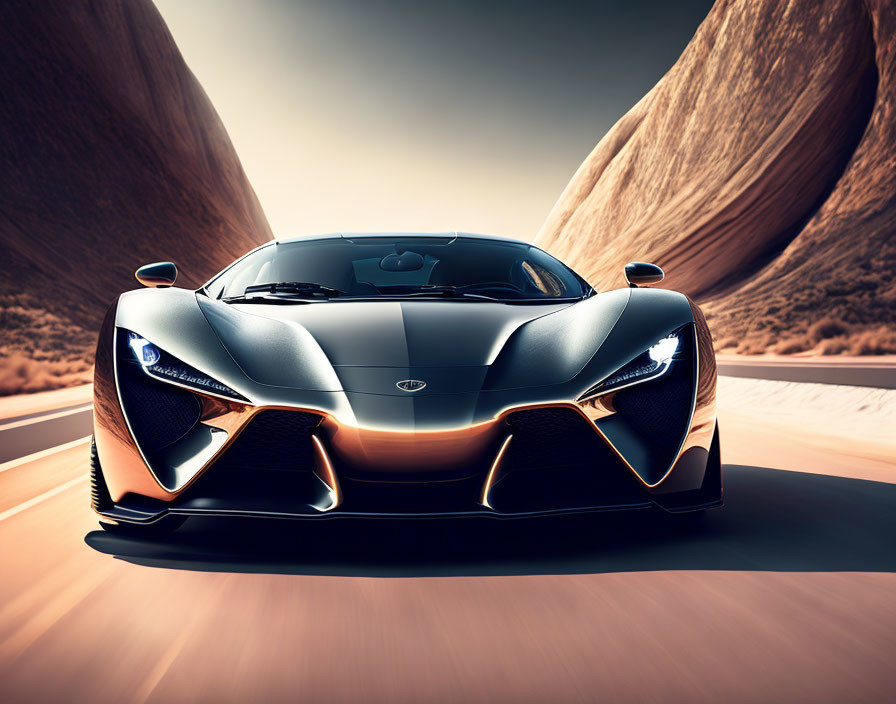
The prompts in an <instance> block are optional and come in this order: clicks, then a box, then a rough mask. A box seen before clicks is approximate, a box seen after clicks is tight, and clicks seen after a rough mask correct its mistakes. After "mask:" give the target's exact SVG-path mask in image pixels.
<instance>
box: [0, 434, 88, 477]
mask: <svg viewBox="0 0 896 704" xmlns="http://www.w3.org/2000/svg"><path fill="white" fill-rule="evenodd" d="M91 437H92V436H91V435H87V436H86V437H83V438H79V439H78V440H72V441H71V442H67V443H65V444H64V445H57V446H56V447H51V448H49V449H48V450H41V451H40V452H34V453H32V454H30V455H25V456H24V457H19V459H17V460H10V461H9V462H4V463H3V464H0V472H5V471H6V470H7V469H15V468H16V467H21V466H22V465H23V464H28V463H29V462H34V461H35V460H39V459H42V458H44V457H49V456H50V455H55V454H56V453H57V452H64V451H65V450H71V449H72V448H73V447H77V446H78V445H83V444H84V443H86V442H89V441H90V438H91Z"/></svg>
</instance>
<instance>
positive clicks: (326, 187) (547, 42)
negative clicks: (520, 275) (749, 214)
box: [155, 0, 712, 239]
mask: <svg viewBox="0 0 896 704" xmlns="http://www.w3.org/2000/svg"><path fill="white" fill-rule="evenodd" d="M155 2H156V5H157V6H158V8H159V10H160V11H161V13H162V15H163V16H164V18H165V21H166V22H167V23H168V27H169V28H170V30H171V32H172V34H173V35H174V38H175V40H176V41H177V44H178V46H179V47H180V49H181V51H182V52H183V55H184V57H185V58H186V61H187V63H188V64H189V66H190V68H191V69H192V70H193V72H194V73H195V74H196V76H197V77H198V78H199V81H200V82H201V83H202V85H203V86H204V88H205V90H206V91H207V93H208V94H209V96H210V98H211V100H212V102H213V103H214V105H215V107H216V108H217V110H218V113H219V114H220V115H221V118H222V119H223V121H224V124H225V126H226V127H227V130H228V132H229V133H230V137H231V139H232V140H233V143H234V145H235V147H236V150H237V152H238V153H239V156H240V159H241V160H242V163H243V166H244V168H245V169H246V172H247V174H248V176H249V180H250V181H251V182H252V185H253V186H254V187H255V190H256V192H257V193H258V197H259V199H260V200H261V205H262V207H263V208H264V210H265V212H266V214H267V216H268V220H269V221H270V223H271V227H272V228H273V230H274V234H275V236H277V237H287V236H293V235H302V234H310V233H314V232H332V231H336V230H419V231H429V230H467V231H474V232H489V233H497V234H505V235H511V236H518V237H523V238H526V239H528V238H531V237H533V236H534V235H535V233H536V232H537V231H538V229H539V227H540V226H541V224H542V222H543V221H544V219H545V217H546V216H547V214H548V212H549V211H550V209H551V206H552V205H553V204H554V202H555V201H556V199H557V197H558V196H559V195H560V192H561V191H562V190H563V188H564V186H566V184H567V182H568V181H569V179H570V178H571V177H572V175H573V173H574V171H575V170H576V168H578V166H579V164H580V163H581V162H582V160H583V159H584V158H585V157H586V156H587V155H588V153H589V152H590V151H591V149H592V148H593V147H594V145H595V144H596V143H597V142H598V140H599V139H600V137H601V136H603V134H604V133H605V132H606V131H607V130H608V129H609V128H610V127H611V126H612V125H613V123H614V122H615V121H616V120H617V119H618V118H619V117H620V116H621V115H623V114H624V113H625V112H626V111H627V110H628V109H629V108H630V107H631V106H632V105H633V104H634V103H636V102H637V101H638V100H639V99H640V98H641V96H642V95H644V93H646V92H647V91H648V90H649V89H650V88H651V87H652V86H653V85H654V84H655V83H656V81H657V80H658V79H659V78H660V77H662V75H663V74H664V73H665V72H666V71H667V70H668V69H669V67H670V66H671V65H672V64H673V63H674V62H675V60H676V58H677V57H678V55H679V54H680V53H681V51H682V49H683V48H684V46H685V45H686V44H687V42H688V41H689V40H690V38H691V37H692V36H693V33H694V31H695V29H696V28H697V26H698V25H699V24H700V22H701V20H702V19H703V18H704V17H705V15H706V13H707V12H708V11H709V8H710V7H711V5H712V2H711V0H674V1H669V0H659V1H658V0H653V1H648V0H627V1H621V2H610V1H608V0H603V1H595V2H587V3H586V2H568V3H563V2H548V0H545V1H544V2H540V3H534V2H525V1H522V0H518V1H512V0H497V1H493V2H486V1H484V0H479V1H474V0H456V1H455V2H426V1H425V0H417V1H416V2H414V1H406V0H379V1H378V0H251V1H250V0H189V1H185V0H155Z"/></svg>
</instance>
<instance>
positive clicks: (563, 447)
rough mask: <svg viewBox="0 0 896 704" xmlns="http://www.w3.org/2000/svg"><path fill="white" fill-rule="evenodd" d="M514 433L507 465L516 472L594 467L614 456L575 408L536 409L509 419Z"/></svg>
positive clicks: (520, 412)
mask: <svg viewBox="0 0 896 704" xmlns="http://www.w3.org/2000/svg"><path fill="white" fill-rule="evenodd" d="M507 424H508V425H509V426H510V429H511V432H512V433H513V441H512V442H511V443H510V445H509V446H508V454H507V456H506V458H505V462H506V463H507V464H508V465H509V466H511V467H513V468H514V469H543V468H545V467H558V466H566V465H581V464H585V465H589V466H590V465H594V464H595V463H600V462H602V461H606V460H612V458H613V455H612V453H611V452H610V451H609V449H608V448H607V446H606V444H605V443H604V442H603V441H602V440H601V439H600V438H599V437H598V436H597V434H596V433H595V431H594V429H593V428H592V427H591V425H590V422H589V421H588V419H587V418H584V417H582V415H581V414H580V413H578V412H577V411H574V410H573V409H571V408H535V409H531V410H525V411H517V412H515V413H511V414H510V415H509V416H507Z"/></svg>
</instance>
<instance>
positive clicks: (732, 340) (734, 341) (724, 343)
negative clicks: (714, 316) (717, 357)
mask: <svg viewBox="0 0 896 704" xmlns="http://www.w3.org/2000/svg"><path fill="white" fill-rule="evenodd" d="M739 342H740V340H739V339H738V338H736V337H734V336H733V335H728V336H727V337H723V338H722V339H721V340H717V341H716V349H717V350H729V349H733V348H734V347H737V345H738V343H739Z"/></svg>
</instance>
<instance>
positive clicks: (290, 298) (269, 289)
mask: <svg viewBox="0 0 896 704" xmlns="http://www.w3.org/2000/svg"><path fill="white" fill-rule="evenodd" d="M344 293H345V292H344V291H340V290H339V289H338V288H331V287H329V286H324V285H323V284H317V283H313V282H308V281H276V282H273V283H269V284H254V285H252V286H246V290H245V291H244V292H243V295H241V296H229V297H227V298H223V299H221V300H223V301H224V302H225V303H289V302H295V303H302V302H305V301H307V299H309V298H333V297H334V296H341V295H342V294H344ZM253 294H259V295H253ZM283 294H285V295H283Z"/></svg>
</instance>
